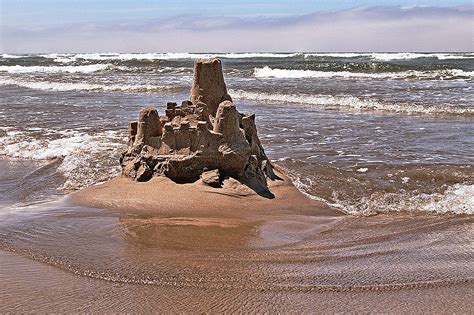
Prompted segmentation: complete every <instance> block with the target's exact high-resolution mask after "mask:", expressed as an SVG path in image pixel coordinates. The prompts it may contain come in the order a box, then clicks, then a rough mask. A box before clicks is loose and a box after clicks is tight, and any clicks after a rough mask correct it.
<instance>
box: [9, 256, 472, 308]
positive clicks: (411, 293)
mask: <svg viewBox="0 0 474 315" xmlns="http://www.w3.org/2000/svg"><path fill="white" fill-rule="evenodd" d="M0 265H1V266H2V271H1V272H0V281H1V283H2V285H1V286H0V293H1V296H2V303H1V305H0V312H2V313H3V312H7V311H8V312H15V313H23V312H26V313H35V312H41V313H43V312H51V311H54V312H131V313H138V312H143V313H150V312H158V311H163V312H191V313H198V312H212V313H214V312H223V311H225V312H298V313H300V312H330V313H334V312H354V311H357V312H376V313H377V312H397V313H404V312H414V313H421V312H422V313H469V312H470V311H472V307H473V306H474V305H473V302H472V301H473V300H474V291H473V288H472V285H470V284H460V285H453V286H448V287H438V288H425V289H407V290H396V291H379V292H259V291H243V290H240V289H226V290H221V289H219V290H216V289H196V288H176V287H160V286H142V285H132V284H123V283H111V282H107V281H101V280H96V279H91V278H88V277H81V276H77V275H74V274H71V273H68V272H65V271H62V270H59V269H57V268H54V267H50V266H48V265H46V264H41V263H38V262H34V261H31V260H29V259H26V258H23V257H21V256H17V255H14V254H11V253H6V252H2V251H0Z"/></svg>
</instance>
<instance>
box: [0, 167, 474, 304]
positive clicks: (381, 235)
mask: <svg viewBox="0 0 474 315" xmlns="http://www.w3.org/2000/svg"><path fill="white" fill-rule="evenodd" d="M278 175H279V176H281V177H282V178H283V180H282V181H279V182H276V184H274V185H272V186H271V189H272V191H273V192H274V193H275V198H274V199H265V198H263V197H260V196H258V195H256V194H255V193H253V192H252V191H249V190H246V189H245V188H243V187H242V186H241V185H240V184H237V183H232V182H231V183H229V182H228V183H225V185H224V187H223V188H210V187H208V186H205V185H203V184H202V183H199V182H198V183H193V184H176V183H174V182H172V181H170V180H168V179H166V178H156V179H154V180H152V181H149V182H146V183H137V182H134V181H132V180H130V179H127V178H121V177H118V178H115V179H113V180H111V181H109V182H106V183H103V184H100V185H97V186H92V187H90V188H87V189H84V190H82V191H80V192H78V193H75V194H72V195H71V196H69V197H68V198H67V200H65V201H62V202H61V203H53V204H51V205H49V206H48V209H47V210H45V211H41V210H40V211H39V212H38V213H37V214H36V215H35V216H36V218H37V220H35V222H31V221H30V220H28V219H23V220H21V219H19V218H18V217H16V218H15V217H13V219H12V220H10V225H8V224H7V223H5V222H4V223H3V231H5V232H6V233H7V234H9V235H11V239H5V238H3V240H2V249H3V251H1V254H0V262H1V265H2V272H1V273H0V280H1V282H2V286H1V289H0V293H1V295H2V306H0V311H7V310H8V311H14V312H25V311H26V312H31V311H33V312H45V311H49V310H51V309H52V308H54V310H55V311H59V312H63V311H64V312H70V311H74V312H82V311H87V312H110V311H112V312H145V313H148V312H156V311H171V312H175V311H176V312H234V311H238V312H241V311H243V312H262V311H264V312H276V311H279V312H298V313H299V312H354V311H355V312H387V311H394V312H397V313H398V312H434V313H437V312H460V313H463V312H469V310H470V309H472V307H473V304H472V302H471V301H472V300H473V297H474V295H473V283H472V278H470V276H469V275H470V271H469V270H470V268H468V269H466V267H467V266H469V265H470V259H469V252H470V245H469V243H470V241H469V235H470V233H472V230H470V227H471V226H472V223H473V220H472V218H470V217H469V216H465V217H463V216H461V217H460V216H450V217H446V216H443V217H436V216H430V215H420V214H418V215H414V214H408V213H407V214H397V215H377V216H374V217H369V218H364V217H363V218H357V217H351V216H346V215H342V214H341V213H340V212H338V211H335V210H331V209H330V208H329V207H327V206H325V205H324V204H322V203H320V202H316V201H313V200H310V199H308V198H307V197H306V196H304V195H303V194H302V193H300V192H299V191H298V190H297V189H296V188H295V187H294V186H293V185H292V184H291V182H290V181H289V180H288V179H287V178H286V176H284V174H282V173H278ZM167 196H173V198H169V197H167ZM71 204H72V205H71ZM96 208H101V209H103V210H100V209H96ZM8 221H9V220H6V222H8ZM23 224H24V225H23ZM9 226H10V227H9ZM12 226H14V227H15V228H14V229H12V228H11V227H12ZM18 226H22V227H21V228H18ZM8 227H9V228H8ZM9 230H10V231H9ZM460 230H464V231H465V232H467V236H466V238H462V239H460V238H459V235H458V236H456V233H454V232H455V231H460ZM8 231H9V232H8ZM22 231H37V232H40V231H43V232H40V234H38V235H37V236H36V237H35V239H36V240H35V241H34V242H33V243H31V242H30V241H31V239H30V240H25V239H18V238H17V237H16V236H15V235H16V234H18V233H24V232H22ZM469 231H471V232H469ZM440 233H442V234H440ZM453 233H454V234H453ZM437 235H443V237H442V239H438V240H436V241H434V240H435V239H436V238H437ZM15 238H16V240H15ZM454 244H456V245H455V246H453V245H454ZM441 249H443V251H444V255H445V259H444V261H443V262H442V263H440V262H439V261H437V260H438V259H437V258H436V257H437V256H438V255H439V254H438V253H439V251H440V250H441ZM5 250H6V251H5ZM433 263H436V264H435V265H433ZM421 266H424V267H421ZM420 267H421V268H420Z"/></svg>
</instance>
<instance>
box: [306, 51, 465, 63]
mask: <svg viewBox="0 0 474 315" xmlns="http://www.w3.org/2000/svg"><path fill="white" fill-rule="evenodd" d="M304 57H305V58H310V57H332V58H358V57H365V58H369V59H373V60H380V61H391V60H410V59H419V58H436V59H438V60H450V59H474V53H457V54H446V53H411V52H404V53H310V54H304Z"/></svg>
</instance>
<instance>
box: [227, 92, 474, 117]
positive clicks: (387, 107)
mask: <svg viewBox="0 0 474 315" xmlns="http://www.w3.org/2000/svg"><path fill="white" fill-rule="evenodd" d="M229 93H230V94H231V95H232V97H234V98H236V99H239V98H240V99H247V100H255V101H260V102H262V101H263V102H278V103H295V104H303V105H317V106H326V107H342V108H349V109H354V110H375V111H388V112H400V113H408V114H449V115H466V116H470V115H474V108H471V107H456V106H449V105H446V106H443V107H440V106H429V105H419V104H400V103H381V102H378V101H375V100H371V99H360V98H358V97H355V96H351V95H334V96H333V95H322V94H316V95H309V94H279V93H264V92H249V91H242V90H230V91H229Z"/></svg>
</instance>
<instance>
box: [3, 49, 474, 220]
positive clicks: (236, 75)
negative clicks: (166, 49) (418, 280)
mask: <svg viewBox="0 0 474 315" xmlns="http://www.w3.org/2000/svg"><path fill="white" fill-rule="evenodd" d="M207 57H218V58H221V59H222V62H223V68H224V72H225V79H226V82H227V86H228V89H229V93H230V94H231V96H232V97H233V100H234V103H235V104H236V106H237V107H238V109H239V110H240V111H241V112H254V113H256V115H257V126H258V131H259V135H260V137H261V139H262V142H263V145H264V147H265V149H266V152H267V154H268V156H269V157H270V158H271V159H272V160H274V161H275V162H276V163H278V164H280V165H281V166H283V167H284V168H286V169H287V171H288V173H289V174H290V176H291V178H292V179H293V180H294V183H295V185H296V186H297V187H298V188H299V189H300V190H301V191H302V192H304V193H305V194H307V195H308V196H309V197H310V198H314V199H317V200H322V201H324V202H326V203H328V204H330V205H332V206H333V207H336V208H338V209H340V210H342V211H344V212H346V213H349V214H353V215H372V214H377V213H386V212H404V211H408V212H411V211H412V212H420V211H421V212H428V213H433V214H438V213H458V214H473V213H474V186H473V183H474V169H473V162H474V141H473V139H474V124H473V119H474V97H473V96H474V90H473V87H474V81H473V78H474V53H224V54H191V53H145V54H120V53H107V54H105V53H104V54H74V53H71V54H24V55H10V54H3V55H1V57H0V93H1V96H2V97H1V100H0V159H2V162H1V164H2V165H3V167H2V168H3V173H4V174H8V173H9V172H12V173H13V174H11V175H3V176H4V177H7V178H6V179H3V180H2V181H1V182H0V192H1V193H2V194H1V195H0V205H5V206H6V205H12V204H15V205H28V204H30V203H37V202H41V201H45V200H52V199H55V198H60V197H61V196H62V195H64V194H67V193H69V192H71V191H74V190H78V189H81V188H83V187H87V186H90V185H94V184H97V183H99V182H103V181H106V180H107V179H109V178H111V177H113V176H116V175H118V174H119V173H120V168H119V162H118V159H119V155H120V152H121V151H123V150H124V148H125V142H126V126H127V122H128V121H130V120H133V119H135V117H136V116H137V112H138V110H139V109H140V108H141V107H143V106H145V105H151V106H155V107H156V108H157V109H158V110H159V111H160V113H161V114H163V113H164V107H165V104H166V102H167V101H177V102H179V101H182V100H185V99H187V98H188V97H189V92H190V86H191V82H192V75H193V60H194V59H196V58H207ZM51 161H54V163H50V162H51ZM26 165H27V166H26ZM45 165H48V166H45ZM16 167H18V169H19V170H20V171H19V172H21V171H25V170H28V172H30V173H28V172H26V173H24V174H23V173H18V174H17V173H16V171H14V169H16ZM42 167H47V172H46V171H42V172H39V171H38V168H42ZM5 168H7V169H9V170H8V171H7V172H5ZM8 176H10V177H8ZM25 182H27V183H28V185H31V186H32V189H29V190H28V192H24V185H25Z"/></svg>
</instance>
